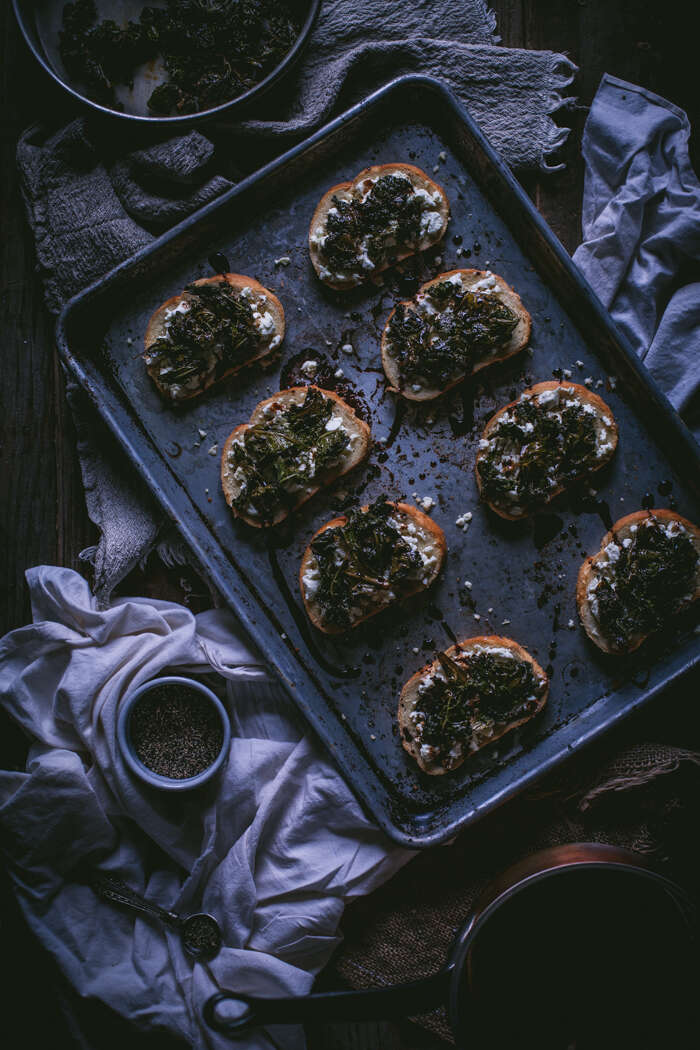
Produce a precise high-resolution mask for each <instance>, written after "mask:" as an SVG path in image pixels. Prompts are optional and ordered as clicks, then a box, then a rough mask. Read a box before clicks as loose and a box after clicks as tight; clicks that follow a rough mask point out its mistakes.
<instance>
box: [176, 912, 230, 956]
mask: <svg viewBox="0 0 700 1050" xmlns="http://www.w3.org/2000/svg"><path fill="white" fill-rule="evenodd" d="M182 938H183V942H184V945H185V948H186V949H187V951H188V952H189V953H190V955H194V956H196V957H200V958H206V959H211V958H212V957H213V956H214V955H216V954H217V952H218V951H219V949H220V948H221V931H220V930H219V924H218V923H217V921H216V919H213V918H212V917H211V915H204V914H198V915H190V917H189V918H188V919H185V922H184V923H183V927H182Z"/></svg>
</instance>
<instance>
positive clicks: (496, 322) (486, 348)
mask: <svg viewBox="0 0 700 1050" xmlns="http://www.w3.org/2000/svg"><path fill="white" fill-rule="evenodd" d="M517 323H518V318H517V315H516V314H515V313H514V311H513V310H511V309H510V307H508V306H506V305H505V303H503V302H501V300H500V299H499V298H498V296H497V295H493V294H488V293H484V292H480V291H476V292H475V291H468V290H465V289H464V288H463V287H462V285H461V284H458V283H456V282H455V281H452V280H446V281H440V283H439V284H435V285H433V286H432V288H429V289H428V290H427V291H426V292H425V293H424V294H423V296H421V297H419V300H418V308H417V309H408V308H407V307H405V306H404V305H403V304H402V303H399V305H398V306H397V307H396V310H395V312H394V314H393V316H392V318H391V322H390V324H389V332H388V337H389V352H390V353H391V354H392V356H393V357H394V358H396V360H397V362H398V365H399V369H400V372H401V382H402V384H403V385H404V386H405V385H406V384H411V385H413V384H417V385H419V386H428V387H443V386H445V385H446V384H447V383H449V382H451V381H452V380H454V379H456V378H457V377H458V376H461V375H468V374H469V373H470V372H471V370H472V367H473V365H474V362H475V360H476V359H477V358H479V357H482V356H483V355H484V354H485V353H493V352H495V351H496V350H498V348H499V347H501V346H504V345H505V344H506V343H507V342H508V340H509V339H510V337H511V336H512V334H513V331H514V329H515V327H516V325H517Z"/></svg>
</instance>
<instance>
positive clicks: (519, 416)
mask: <svg viewBox="0 0 700 1050" xmlns="http://www.w3.org/2000/svg"><path fill="white" fill-rule="evenodd" d="M540 396H541V395H540ZM560 397H561V400H560ZM595 419H596V416H595V414H594V413H593V412H592V411H588V410H587V409H586V407H585V406H584V405H583V404H581V403H580V402H579V401H576V400H575V399H573V398H570V399H569V402H568V404H567V403H566V388H565V387H562V388H561V389H560V391H559V392H557V396H556V398H555V399H553V400H548V401H547V402H546V403H544V404H541V403H540V402H539V400H538V397H525V398H523V399H521V400H520V401H518V402H516V404H515V405H514V406H513V408H511V409H509V411H508V412H507V413H505V414H504V415H503V416H502V417H501V419H500V420H499V422H498V423H497V425H496V426H495V427H494V429H493V430H492V431H491V433H490V434H489V437H488V439H487V440H488V442H489V444H488V447H487V448H486V449H484V452H483V454H482V456H481V457H480V459H479V474H480V476H481V481H482V491H483V494H484V497H485V498H486V499H487V500H488V501H489V502H490V503H496V504H501V505H504V504H505V505H511V506H521V507H527V506H531V505H532V504H535V503H538V502H542V501H543V500H545V499H547V497H548V496H549V495H550V494H551V493H552V492H553V491H554V489H557V488H561V486H562V485H565V484H566V483H567V482H570V481H572V480H573V479H574V478H576V477H578V476H580V475H581V474H582V473H584V472H585V471H586V470H587V469H588V468H590V467H591V466H593V465H594V464H595V463H596V461H597V459H598V458H599V455H600V449H601V448H602V447H604V440H603V437H602V435H601V441H602V444H600V445H599V442H598V436H597V434H596V425H595Z"/></svg>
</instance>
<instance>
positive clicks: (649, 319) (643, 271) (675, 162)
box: [574, 75, 700, 439]
mask: <svg viewBox="0 0 700 1050" xmlns="http://www.w3.org/2000/svg"><path fill="white" fill-rule="evenodd" d="M689 138H690V123H689V121H688V118H687V116H686V114H685V113H684V112H683V110H681V109H679V108H678V107H677V106H674V105H673V104H672V103H671V102H667V101H666V99H664V98H660V97H659V96H658V95H654V94H653V93H652V92H651V91H646V90H645V89H644V88H640V87H636V86H635V85H634V84H628V83H626V82H625V81H624V80H618V79H617V78H616V77H611V76H607V75H606V76H604V77H603V79H602V80H601V83H600V86H599V88H598V92H597V94H596V97H595V99H594V101H593V105H592V107H591V112H590V115H589V117H588V120H587V121H586V127H585V130H584V134H583V156H584V159H585V162H586V179H585V187H584V194H583V243H582V244H581V245H580V247H579V248H578V249H577V250H576V252H575V254H574V262H575V263H576V264H577V266H579V267H580V269H581V271H582V272H583V273H584V275H585V276H586V277H587V278H588V281H589V282H590V284H591V285H592V286H593V288H594V289H595V291H596V292H597V293H598V295H599V297H600V298H601V299H602V301H603V303H604V304H605V306H607V308H608V309H609V310H610V313H611V314H612V316H613V317H614V319H615V321H616V322H617V324H618V326H619V327H620V329H621V330H622V332H623V333H624V334H625V335H626V336H627V338H628V339H629V341H630V343H631V344H632V346H633V347H634V349H635V350H636V351H637V353H638V354H639V356H640V357H641V358H642V359H643V361H644V364H645V365H646V367H647V368H648V369H649V371H650V373H651V375H652V378H653V379H654V380H655V381H656V383H657V384H658V385H659V386H660V387H661V389H662V390H663V391H664V393H665V394H666V395H667V397H668V398H669V400H670V401H671V404H672V405H673V407H674V408H675V409H676V410H677V411H678V412H680V414H681V415H682V416H683V417H684V419H685V421H686V423H687V424H688V425H689V426H690V427H691V429H693V431H694V433H695V436H696V438H698V439H700V399H699V398H698V389H699V387H700V182H698V178H697V176H696V174H695V172H694V171H693V169H692V166H691V163H690V158H689V156H688V139H689Z"/></svg>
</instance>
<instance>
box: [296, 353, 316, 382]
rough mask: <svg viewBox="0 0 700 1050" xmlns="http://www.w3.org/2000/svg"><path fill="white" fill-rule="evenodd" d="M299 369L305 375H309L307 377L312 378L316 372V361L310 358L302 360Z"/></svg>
mask: <svg viewBox="0 0 700 1050" xmlns="http://www.w3.org/2000/svg"><path fill="white" fill-rule="evenodd" d="M299 371H300V372H303V373H304V375H305V376H308V377H309V379H313V377H314V376H315V375H316V373H317V372H318V361H314V360H313V359H312V358H310V359H309V360H308V361H304V363H303V364H302V365H301V366H300V368H299Z"/></svg>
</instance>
